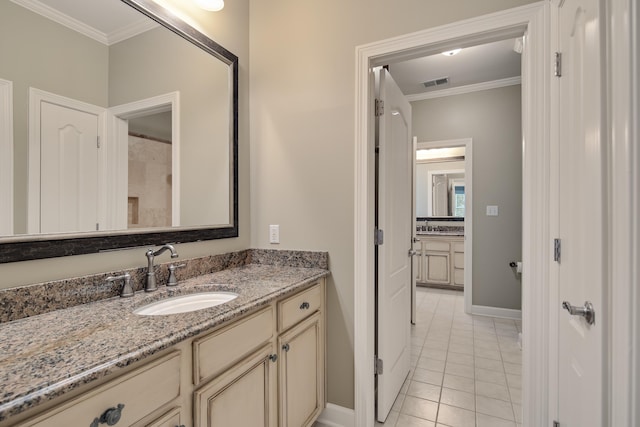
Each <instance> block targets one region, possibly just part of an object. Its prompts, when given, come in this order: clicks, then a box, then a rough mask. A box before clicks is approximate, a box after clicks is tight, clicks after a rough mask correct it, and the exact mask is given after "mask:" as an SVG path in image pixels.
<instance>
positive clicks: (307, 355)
mask: <svg viewBox="0 0 640 427" xmlns="http://www.w3.org/2000/svg"><path fill="white" fill-rule="evenodd" d="M323 300H324V288H323V287H322V286H321V285H320V284H318V285H315V286H313V287H312V288H310V289H308V290H307V291H304V292H302V293H300V294H298V295H294V296H293V297H291V298H289V299H287V300H285V301H283V302H281V303H279V304H278V314H279V322H278V326H279V328H278V330H279V331H280V336H279V337H278V348H279V361H280V362H279V363H280V364H279V372H278V374H279V375H278V388H279V398H280V417H279V419H280V422H279V426H280V427H306V426H310V425H312V424H313V422H314V421H315V419H316V418H317V417H318V415H320V412H321V411H322V409H323V408H324V403H325V396H324V393H325V391H324V371H325V369H324V368H325V366H324V363H325V362H324V360H325V357H324V321H323V318H324V316H323Z"/></svg>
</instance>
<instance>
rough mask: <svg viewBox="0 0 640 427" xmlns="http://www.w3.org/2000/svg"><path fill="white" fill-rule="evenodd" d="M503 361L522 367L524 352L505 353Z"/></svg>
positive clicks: (503, 353)
mask: <svg viewBox="0 0 640 427" xmlns="http://www.w3.org/2000/svg"><path fill="white" fill-rule="evenodd" d="M502 360H503V361H504V362H509V363H516V364H520V365H522V352H520V351H503V352H502Z"/></svg>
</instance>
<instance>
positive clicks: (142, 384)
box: [24, 351, 180, 427]
mask: <svg viewBox="0 0 640 427" xmlns="http://www.w3.org/2000/svg"><path fill="white" fill-rule="evenodd" d="M179 395H180V352H179V351H176V352H173V353H170V354H168V355H167V356H165V357H163V358H161V359H158V360H156V361H154V362H151V363H149V364H148V365H146V366H143V367H141V368H139V369H136V370H135V371H133V372H130V373H128V374H126V375H123V376H122V377H120V378H116V379H115V380H113V381H111V382H109V383H106V384H104V385H102V386H100V387H97V388H96V389H94V390H92V391H90V392H89V393H87V394H84V395H82V396H81V397H79V398H77V399H74V400H71V401H70V402H68V403H65V404H63V405H61V406H60V407H58V408H54V409H53V410H51V411H48V412H47V413H46V414H45V415H43V416H40V417H39V418H37V419H35V420H33V422H27V423H25V424H24V425H25V426H33V427H57V426H77V425H86V426H89V425H91V423H92V422H93V421H94V419H96V418H100V416H101V415H102V414H103V413H104V412H105V411H106V410H107V409H109V408H112V407H115V406H117V405H118V404H124V408H123V409H122V417H121V418H120V421H119V424H121V425H123V426H128V425H132V424H134V423H136V422H137V421H139V420H141V419H142V418H144V417H145V416H147V415H149V414H151V413H152V412H153V411H155V410H157V409H159V408H160V407H162V406H163V405H166V404H168V403H169V402H171V401H172V400H174V399H175V398H177V397H178V396H179Z"/></svg>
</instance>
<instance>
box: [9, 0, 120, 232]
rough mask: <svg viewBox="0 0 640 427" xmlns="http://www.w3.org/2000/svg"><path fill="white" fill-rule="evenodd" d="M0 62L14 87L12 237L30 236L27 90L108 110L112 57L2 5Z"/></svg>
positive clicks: (22, 11)
mask: <svg viewBox="0 0 640 427" xmlns="http://www.w3.org/2000/svg"><path fill="white" fill-rule="evenodd" d="M0 58H2V59H0V78H2V79H6V80H11V81H12V82H13V115H14V129H13V131H14V194H15V196H14V218H15V220H14V223H15V225H14V231H15V232H16V233H18V234H22V233H25V232H26V230H27V179H28V176H27V173H28V172H27V156H28V145H29V140H28V122H29V88H30V87H33V88H36V89H41V90H45V91H47V92H52V93H55V94H57V95H63V96H66V97H69V98H73V99H77V100H80V101H83V102H88V103H90V104H94V105H98V106H101V107H106V105H107V60H108V51H107V47H106V46H104V45H102V44H100V43H98V42H96V41H94V40H92V39H89V38H88V37H85V36H82V35H80V34H78V33H77V32H75V31H71V30H69V29H68V28H65V27H63V26H61V25H59V24H56V23H55V22H53V21H50V20H48V19H45V18H43V17H41V16H40V15H37V14H35V13H33V12H31V11H29V10H27V9H25V8H23V7H20V6H17V5H16V4H14V3H12V2H10V1H8V0H3V1H0ZM78 58H83V60H82V61H78V60H77V59H78ZM69 64H74V65H73V66H71V65H69Z"/></svg>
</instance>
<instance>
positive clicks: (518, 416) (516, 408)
mask: <svg viewBox="0 0 640 427" xmlns="http://www.w3.org/2000/svg"><path fill="white" fill-rule="evenodd" d="M513 414H514V415H515V417H516V421H517V422H519V423H521V422H522V406H520V405H516V404H515V403H514V404H513Z"/></svg>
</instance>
